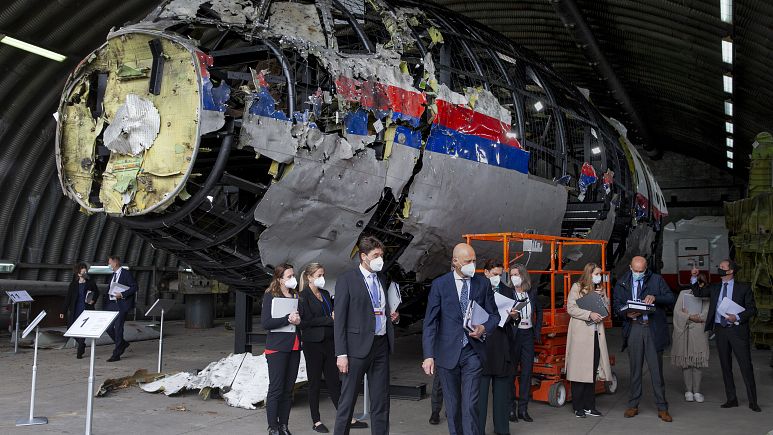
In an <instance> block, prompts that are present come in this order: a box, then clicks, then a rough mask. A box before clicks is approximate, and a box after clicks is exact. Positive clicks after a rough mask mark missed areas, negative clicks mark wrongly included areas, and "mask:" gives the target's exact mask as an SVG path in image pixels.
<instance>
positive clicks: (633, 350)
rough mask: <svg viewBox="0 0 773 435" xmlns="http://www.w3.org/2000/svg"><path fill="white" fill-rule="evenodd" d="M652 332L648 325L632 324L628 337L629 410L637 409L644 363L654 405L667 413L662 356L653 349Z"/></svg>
mask: <svg viewBox="0 0 773 435" xmlns="http://www.w3.org/2000/svg"><path fill="white" fill-rule="evenodd" d="M652 334H653V330H652V328H651V327H650V326H648V325H642V324H640V323H639V322H633V324H632V325H631V333H630V335H629V336H628V359H629V364H630V369H631V395H630V397H629V399H628V407H629V408H638V407H639V401H640V400H641V395H642V374H643V371H644V361H645V360H646V361H647V368H648V369H649V371H650V380H651V381H652V391H653V392H654V393H655V404H656V405H657V407H658V411H667V410H668V402H666V390H665V388H664V382H663V375H662V371H661V370H662V367H663V354H662V353H659V352H658V351H657V349H655V340H654V337H653V336H652Z"/></svg>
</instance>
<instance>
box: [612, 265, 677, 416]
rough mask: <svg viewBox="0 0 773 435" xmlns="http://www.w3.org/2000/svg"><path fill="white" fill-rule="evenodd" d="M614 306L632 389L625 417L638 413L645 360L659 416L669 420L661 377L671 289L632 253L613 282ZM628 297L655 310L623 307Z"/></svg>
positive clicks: (669, 336) (668, 341)
mask: <svg viewBox="0 0 773 435" xmlns="http://www.w3.org/2000/svg"><path fill="white" fill-rule="evenodd" d="M612 297H613V300H614V302H613V307H614V310H615V312H617V313H618V314H619V315H620V316H622V317H623V348H625V347H628V360H629V365H630V368H631V393H630V397H629V399H628V409H626V411H625V414H624V415H625V417H627V418H630V417H634V416H636V415H637V414H638V413H639V400H640V399H641V395H642V371H643V369H644V361H645V360H646V361H647V368H649V371H650V379H651V380H652V390H653V392H654V393H655V403H656V405H657V407H658V417H660V419H661V420H663V421H665V422H667V423H670V422H671V421H673V418H672V417H671V415H670V414H669V413H668V402H666V385H665V382H664V381H663V351H664V350H665V349H666V347H668V346H669V345H670V344H671V334H670V333H669V332H668V324H667V323H666V308H668V307H671V306H673V305H674V292H672V291H671V289H670V288H669V287H668V284H666V281H665V280H664V279H663V277H662V276H660V275H658V274H657V273H654V272H652V271H651V270H648V269H647V260H646V259H645V258H644V257H638V256H637V257H633V259H632V260H631V270H630V272H628V273H626V274H625V275H623V276H622V277H621V278H620V279H619V280H618V281H617V284H615V289H614V294H613V295H612ZM629 300H637V301H643V302H644V303H647V304H654V305H655V312H653V313H647V314H642V313H640V312H633V311H630V310H625V309H624V308H625V306H626V305H627V303H628V301H629Z"/></svg>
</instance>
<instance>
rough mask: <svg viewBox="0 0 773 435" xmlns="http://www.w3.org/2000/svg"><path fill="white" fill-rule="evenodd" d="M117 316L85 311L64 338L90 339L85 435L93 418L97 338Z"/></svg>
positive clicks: (88, 432)
mask: <svg viewBox="0 0 773 435" xmlns="http://www.w3.org/2000/svg"><path fill="white" fill-rule="evenodd" d="M117 316H118V311H95V310H86V311H84V312H83V313H81V315H80V316H78V318H77V319H75V322H73V324H72V326H70V329H68V330H67V332H65V333H64V336H65V337H78V338H89V339H91V357H90V358H89V361H90V362H89V378H88V396H87V397H86V435H91V422H92V420H93V417H94V400H93V399H94V356H95V354H96V353H97V352H96V350H97V338H99V337H100V336H102V334H104V333H105V331H107V328H108V327H109V326H110V325H112V324H113V322H114V321H115V318H116V317H117Z"/></svg>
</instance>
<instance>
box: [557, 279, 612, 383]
mask: <svg viewBox="0 0 773 435" xmlns="http://www.w3.org/2000/svg"><path fill="white" fill-rule="evenodd" d="M579 297H580V284H579V283H574V285H572V289H571V290H569V296H568V298H567V301H566V311H567V313H569V315H570V316H571V319H570V320H569V333H568V336H567V339H566V379H568V380H570V381H574V382H587V383H590V382H595V381H596V380H597V379H598V380H604V381H610V380H612V367H611V366H610V364H609V351H608V350H607V336H606V333H605V331H604V324H603V323H599V324H598V328H599V354H600V358H599V371H598V376H595V373H593V335H594V333H595V331H594V329H593V325H587V324H586V323H585V321H586V320H589V319H590V313H591V312H590V311H588V310H583V309H581V308H580V307H578V306H577V299H579ZM608 304H609V302H607V307H609V305H608ZM607 309H608V308H607Z"/></svg>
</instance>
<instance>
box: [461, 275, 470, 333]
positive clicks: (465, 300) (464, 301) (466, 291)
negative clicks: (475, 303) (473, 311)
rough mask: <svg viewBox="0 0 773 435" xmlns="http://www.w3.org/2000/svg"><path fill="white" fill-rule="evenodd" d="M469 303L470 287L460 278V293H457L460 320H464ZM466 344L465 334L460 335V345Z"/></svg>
mask: <svg viewBox="0 0 773 435" xmlns="http://www.w3.org/2000/svg"><path fill="white" fill-rule="evenodd" d="M469 303H470V287H469V286H468V284H467V280H466V279H463V280H462V293H461V295H459V308H461V309H462V321H464V315H465V314H466V313H467V305H469ZM464 346H467V334H463V335H462V347H464Z"/></svg>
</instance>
